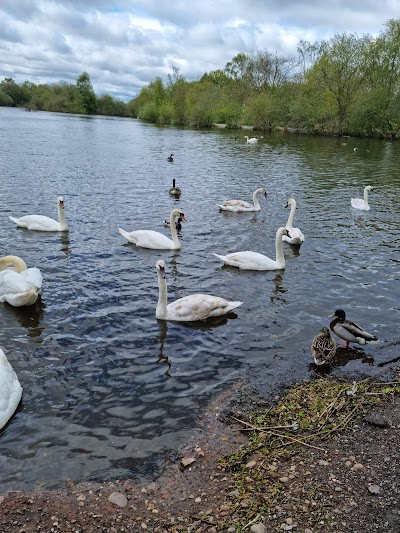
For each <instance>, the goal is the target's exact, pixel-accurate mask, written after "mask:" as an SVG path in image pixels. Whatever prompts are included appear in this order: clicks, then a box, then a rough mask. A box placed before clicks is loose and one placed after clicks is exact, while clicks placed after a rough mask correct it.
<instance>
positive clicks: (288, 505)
mask: <svg viewBox="0 0 400 533" xmlns="http://www.w3.org/2000/svg"><path fill="white" fill-rule="evenodd" d="M282 509H283V510H284V511H293V509H294V507H293V505H292V504H291V503H283V504H282Z"/></svg>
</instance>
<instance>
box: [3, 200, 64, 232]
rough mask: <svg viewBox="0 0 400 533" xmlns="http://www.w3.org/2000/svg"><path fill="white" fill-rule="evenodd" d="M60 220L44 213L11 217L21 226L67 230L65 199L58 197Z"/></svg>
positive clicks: (48, 229) (41, 229)
mask: <svg viewBox="0 0 400 533" xmlns="http://www.w3.org/2000/svg"><path fill="white" fill-rule="evenodd" d="M57 210H58V221H57V220H54V219H53V218H50V217H45V216H43V215H26V216H24V217H21V218H14V217H9V218H10V220H12V221H13V222H15V224H16V225H17V226H18V227H20V228H27V229H30V230H35V231H67V230H68V224H67V222H66V221H65V215H64V199H63V197H62V196H59V197H58V198H57Z"/></svg>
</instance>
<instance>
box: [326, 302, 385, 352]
mask: <svg viewBox="0 0 400 533" xmlns="http://www.w3.org/2000/svg"><path fill="white" fill-rule="evenodd" d="M332 317H336V318H335V320H332V322H331V323H330V325H329V327H330V328H331V330H332V331H333V332H334V333H336V335H337V336H338V337H339V338H341V339H343V340H344V341H346V344H345V345H344V346H343V348H348V347H349V343H350V342H353V343H357V344H367V343H368V342H372V341H377V340H378V337H377V336H376V335H372V333H368V332H367V331H364V330H363V329H362V327H360V326H358V325H357V324H355V323H354V322H352V321H351V320H346V313H345V312H344V311H343V309H337V310H336V311H335V312H334V313H333V314H332V315H329V317H328V318H332Z"/></svg>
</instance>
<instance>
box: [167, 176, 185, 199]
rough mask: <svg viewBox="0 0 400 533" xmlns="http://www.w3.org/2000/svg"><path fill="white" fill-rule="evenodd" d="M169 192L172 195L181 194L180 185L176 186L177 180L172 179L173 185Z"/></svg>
mask: <svg viewBox="0 0 400 533" xmlns="http://www.w3.org/2000/svg"><path fill="white" fill-rule="evenodd" d="M168 192H169V194H172V196H180V195H181V192H182V191H181V190H180V188H179V187H176V186H175V180H174V179H173V180H172V187H171V188H170V189H169V190H168Z"/></svg>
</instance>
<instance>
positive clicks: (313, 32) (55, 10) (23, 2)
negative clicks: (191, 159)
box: [0, 0, 400, 101]
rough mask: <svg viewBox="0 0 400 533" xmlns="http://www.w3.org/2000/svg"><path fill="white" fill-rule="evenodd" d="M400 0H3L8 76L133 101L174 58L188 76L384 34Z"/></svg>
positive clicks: (2, 68)
mask: <svg viewBox="0 0 400 533" xmlns="http://www.w3.org/2000/svg"><path fill="white" fill-rule="evenodd" d="M398 17H400V0H330V2H328V1H327V0H302V1H300V0H219V1H217V0H169V1H168V0H0V21H1V23H0V80H2V79H4V78H5V77H12V78H13V79H14V80H15V81H16V82H17V83H22V82H23V81H24V80H29V81H31V82H33V83H36V84H38V83H53V82H58V81H61V80H64V81H67V82H70V83H75V81H76V79H77V77H78V76H79V74H80V73H81V72H83V71H87V72H88V73H89V76H90V79H91V81H92V84H93V87H94V90H95V92H96V94H98V95H100V94H104V93H109V94H112V95H113V96H115V97H117V98H121V99H123V100H125V101H128V100H130V99H131V98H132V97H134V96H135V95H136V94H137V93H138V92H139V91H140V89H141V88H142V87H144V86H146V85H147V84H148V83H149V82H151V81H153V80H154V79H155V78H156V77H161V78H162V79H163V80H166V79H167V75H168V73H171V72H172V66H175V67H178V68H179V72H180V74H181V75H183V76H184V77H185V78H186V79H188V80H195V79H198V78H199V77H200V76H202V75H203V74H204V73H205V72H210V71H212V70H216V69H223V68H224V66H225V65H226V63H227V62H228V61H230V60H231V59H232V58H233V57H234V56H235V55H236V54H237V53H239V52H244V53H251V52H254V51H257V50H268V51H269V52H272V53H278V54H279V55H290V54H295V52H296V47H297V44H298V42H299V41H300V40H301V39H303V40H307V41H310V42H315V41H320V40H321V39H325V38H329V36H331V35H333V34H335V33H342V32H346V33H357V34H359V35H362V34H363V33H368V34H371V35H376V34H378V33H379V32H380V31H382V29H383V28H384V23H385V22H386V21H388V20H389V19H391V18H398Z"/></svg>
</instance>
